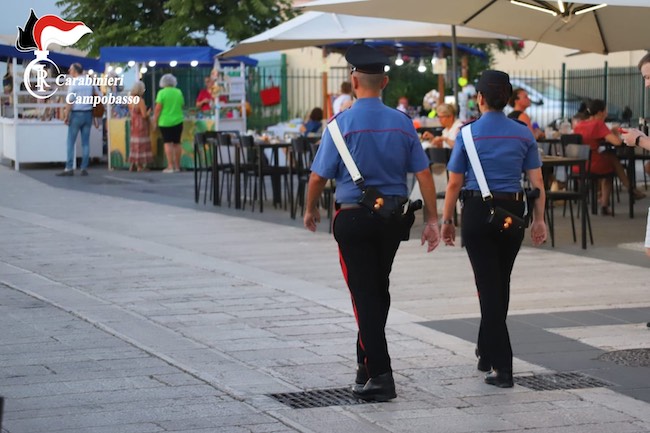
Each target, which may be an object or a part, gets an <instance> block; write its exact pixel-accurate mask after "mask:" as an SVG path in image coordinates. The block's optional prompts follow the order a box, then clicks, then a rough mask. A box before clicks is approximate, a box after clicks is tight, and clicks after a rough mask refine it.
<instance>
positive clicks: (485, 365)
mask: <svg viewBox="0 0 650 433" xmlns="http://www.w3.org/2000/svg"><path fill="white" fill-rule="evenodd" d="M474 355H476V357H477V358H478V363H476V368H477V369H478V371H484V372H488V371H490V370H492V366H491V365H490V363H489V362H488V361H487V360H486V359H485V358H483V357H481V355H480V354H479V352H478V347H476V349H474Z"/></svg>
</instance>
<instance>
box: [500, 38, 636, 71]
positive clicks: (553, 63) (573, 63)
mask: <svg viewBox="0 0 650 433" xmlns="http://www.w3.org/2000/svg"><path fill="white" fill-rule="evenodd" d="M575 52H576V51H575V50H571V49H568V48H559V47H556V46H553V45H548V44H538V43H536V42H534V41H526V42H525V45H524V50H523V51H522V53H521V54H519V56H515V55H514V54H513V53H512V52H506V53H499V52H497V53H496V55H495V64H494V68H495V69H500V70H504V71H551V70H552V71H557V70H559V69H561V68H562V63H566V66H567V69H588V68H601V67H603V65H604V64H605V62H608V65H609V67H617V66H618V67H621V66H633V67H636V66H637V64H638V62H639V60H641V57H643V55H644V54H645V51H626V52H620V53H613V54H609V55H606V56H605V55H602V54H579V55H575V56H570V57H567V55H569V54H573V53H575Z"/></svg>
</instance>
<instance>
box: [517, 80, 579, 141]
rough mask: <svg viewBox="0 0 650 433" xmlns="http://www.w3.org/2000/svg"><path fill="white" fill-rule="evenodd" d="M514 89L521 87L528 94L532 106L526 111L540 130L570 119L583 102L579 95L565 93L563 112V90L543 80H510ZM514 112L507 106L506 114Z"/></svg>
mask: <svg viewBox="0 0 650 433" xmlns="http://www.w3.org/2000/svg"><path fill="white" fill-rule="evenodd" d="M510 83H512V88H513V90H514V89H517V88H519V87H521V88H522V89H524V90H525V91H526V92H528V97H529V98H530V101H531V106H530V107H529V108H528V109H527V110H526V113H527V114H528V115H529V116H530V119H531V121H532V122H537V124H538V125H539V127H540V128H542V129H544V127H546V126H548V125H550V124H552V126H555V123H556V121H557V120H558V119H562V118H563V117H564V118H568V119H570V118H571V117H572V116H573V115H574V114H575V113H577V112H578V108H579V107H580V104H581V103H582V101H583V98H580V97H579V96H577V95H573V94H570V93H565V99H564V112H562V89H561V87H559V86H557V85H555V84H554V83H552V82H550V81H548V80H546V79H543V78H519V77H514V78H510ZM510 111H512V107H510V106H507V107H506V109H505V112H506V114H507V113H509V112H510Z"/></svg>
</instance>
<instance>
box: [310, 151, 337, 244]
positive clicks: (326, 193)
mask: <svg viewBox="0 0 650 433" xmlns="http://www.w3.org/2000/svg"><path fill="white" fill-rule="evenodd" d="M309 145H310V147H311V153H312V155H313V156H316V152H318V146H319V145H320V140H317V141H315V140H310V142H309ZM335 202H336V181H335V180H334V179H329V180H328V181H327V183H326V184H325V188H324V189H323V195H322V196H321V202H320V207H321V208H323V209H327V219H328V221H329V229H328V231H329V233H332V224H333V222H334V221H333V219H332V217H333V216H334V204H335Z"/></svg>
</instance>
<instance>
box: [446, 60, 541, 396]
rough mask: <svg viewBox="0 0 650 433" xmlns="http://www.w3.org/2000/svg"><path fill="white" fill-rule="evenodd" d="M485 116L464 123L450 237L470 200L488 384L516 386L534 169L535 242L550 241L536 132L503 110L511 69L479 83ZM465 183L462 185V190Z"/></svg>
mask: <svg viewBox="0 0 650 433" xmlns="http://www.w3.org/2000/svg"><path fill="white" fill-rule="evenodd" d="M476 90H477V91H478V95H477V103H478V106H479V110H480V112H481V117H480V118H479V119H478V120H476V121H474V122H472V123H469V124H467V125H465V126H463V127H462V128H461V133H460V134H458V136H457V137H456V144H455V146H454V148H453V150H452V153H451V157H450V161H449V164H448V165H447V169H448V170H449V183H448V185H447V191H446V195H445V204H444V209H443V214H442V218H443V221H442V232H441V234H442V239H443V241H444V242H445V245H454V242H455V237H456V229H455V227H454V224H453V220H452V216H453V213H454V209H455V207H456V201H457V200H458V198H459V197H460V199H461V201H462V203H463V212H462V219H461V221H462V238H463V242H464V244H465V248H466V250H467V255H468V256H469V259H470V262H471V264H472V269H473V271H474V278H475V281H476V288H477V290H478V295H479V304H480V307H481V323H480V326H479V332H478V343H477V350H476V355H477V356H478V357H479V363H478V369H479V370H481V371H490V370H491V371H490V372H489V373H488V374H487V376H486V377H485V382H486V383H488V384H490V385H496V386H498V387H501V388H509V387H512V386H513V377H512V347H511V345H510V337H509V334H508V328H507V326H506V318H507V315H508V303H509V300H510V274H511V272H512V268H513V266H514V263H515V259H516V258H517V253H518V252H519V248H520V247H521V242H522V240H523V238H524V231H525V230H524V225H525V224H524V221H523V218H524V210H525V207H526V205H525V202H524V200H525V193H524V191H523V189H522V185H521V174H522V172H524V171H525V172H526V174H527V176H528V180H529V182H530V183H531V185H532V187H533V188H537V189H539V191H540V197H539V198H538V199H537V200H536V201H535V204H534V206H533V209H532V211H533V214H532V226H531V236H532V240H533V244H534V245H540V244H541V243H542V242H544V241H545V240H546V225H545V223H544V202H545V196H544V184H543V179H542V171H541V161H540V157H539V152H538V150H537V143H536V142H535V138H534V137H533V134H532V133H531V132H530V130H529V129H528V127H526V126H525V125H524V124H522V123H520V122H517V121H515V120H512V119H508V118H507V117H506V115H505V114H504V113H503V108H504V107H505V106H506V104H507V102H508V98H509V97H510V95H511V93H512V85H511V84H510V78H509V76H508V74H506V73H504V72H501V71H494V70H487V71H484V72H483V73H482V74H481V77H480V79H479V81H478V84H477V85H476ZM461 188H462V190H461Z"/></svg>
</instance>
